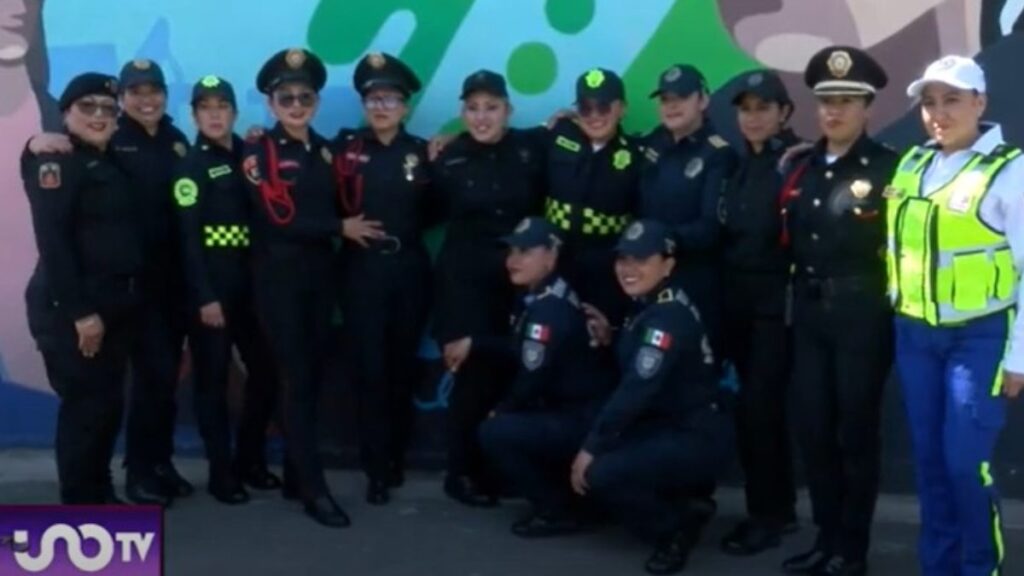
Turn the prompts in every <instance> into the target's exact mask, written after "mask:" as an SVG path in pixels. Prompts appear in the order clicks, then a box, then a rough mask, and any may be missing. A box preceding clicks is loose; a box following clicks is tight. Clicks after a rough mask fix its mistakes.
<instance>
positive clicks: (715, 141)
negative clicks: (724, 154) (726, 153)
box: [708, 134, 729, 148]
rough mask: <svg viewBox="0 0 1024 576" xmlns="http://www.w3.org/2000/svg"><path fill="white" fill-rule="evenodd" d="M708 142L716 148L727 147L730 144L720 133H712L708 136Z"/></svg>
mask: <svg viewBox="0 0 1024 576" xmlns="http://www.w3.org/2000/svg"><path fill="white" fill-rule="evenodd" d="M708 143H710V144H711V145H712V146H714V147H715V148H725V147H727V146H729V143H728V142H726V140H725V138H722V137H721V136H719V135H718V134H712V135H711V136H708Z"/></svg>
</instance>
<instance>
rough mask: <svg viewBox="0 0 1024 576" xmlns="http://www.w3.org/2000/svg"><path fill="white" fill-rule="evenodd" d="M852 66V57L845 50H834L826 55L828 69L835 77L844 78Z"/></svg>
mask: <svg viewBox="0 0 1024 576" xmlns="http://www.w3.org/2000/svg"><path fill="white" fill-rule="evenodd" d="M852 67H853V59H852V58H850V53H849V52H847V51H846V50H836V51H834V52H832V54H830V55H829V57H828V71H829V72H830V73H831V74H832V76H833V77H835V78H846V75H847V74H849V73H850V68H852Z"/></svg>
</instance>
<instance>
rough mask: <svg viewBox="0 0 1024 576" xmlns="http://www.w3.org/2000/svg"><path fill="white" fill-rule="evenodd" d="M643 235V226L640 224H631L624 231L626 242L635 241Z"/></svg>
mask: <svg viewBox="0 0 1024 576" xmlns="http://www.w3.org/2000/svg"><path fill="white" fill-rule="evenodd" d="M643 235H644V225H643V223H642V222H633V223H632V224H630V225H629V228H628V229H627V230H626V240H636V239H637V238H639V237H641V236H643Z"/></svg>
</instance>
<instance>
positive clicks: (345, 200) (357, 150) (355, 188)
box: [334, 138, 363, 216]
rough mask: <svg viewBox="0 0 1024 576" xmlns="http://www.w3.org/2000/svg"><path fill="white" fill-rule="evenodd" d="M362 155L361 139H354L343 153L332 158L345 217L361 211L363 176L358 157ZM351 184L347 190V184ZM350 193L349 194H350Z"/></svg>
mask: <svg viewBox="0 0 1024 576" xmlns="http://www.w3.org/2000/svg"><path fill="white" fill-rule="evenodd" d="M362 154H363V139H362V138H354V139H352V140H351V141H350V142H349V143H348V146H346V147H345V151H344V152H343V153H341V154H339V155H337V156H335V157H334V176H335V179H336V180H337V181H338V197H339V198H340V199H341V208H342V210H344V211H345V215H346V216H354V215H356V214H359V212H360V211H361V210H362V209H363V175H362V174H360V173H359V157H360V156H362ZM349 181H351V182H352V189H351V191H350V190H349V186H348V183H349ZM350 192H351V193H350Z"/></svg>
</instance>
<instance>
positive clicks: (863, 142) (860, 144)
mask: <svg viewBox="0 0 1024 576" xmlns="http://www.w3.org/2000/svg"><path fill="white" fill-rule="evenodd" d="M872 142H873V140H871V137H870V136H868V133H867V132H866V131H865V132H863V133H861V135H860V137H859V138H857V141H856V142H854V143H853V146H850V149H849V150H847V151H846V154H844V155H842V156H840V157H839V158H837V159H836V162H841V161H842V160H843V159H844V158H857V157H860V158H867V157H868V156H870V153H869V148H870V147H871V145H872ZM827 154H828V140H826V139H825V138H824V137H822V138H819V139H818V141H817V142H816V143H815V144H814V160H815V161H816V162H820V163H821V164H825V156H826V155H827Z"/></svg>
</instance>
